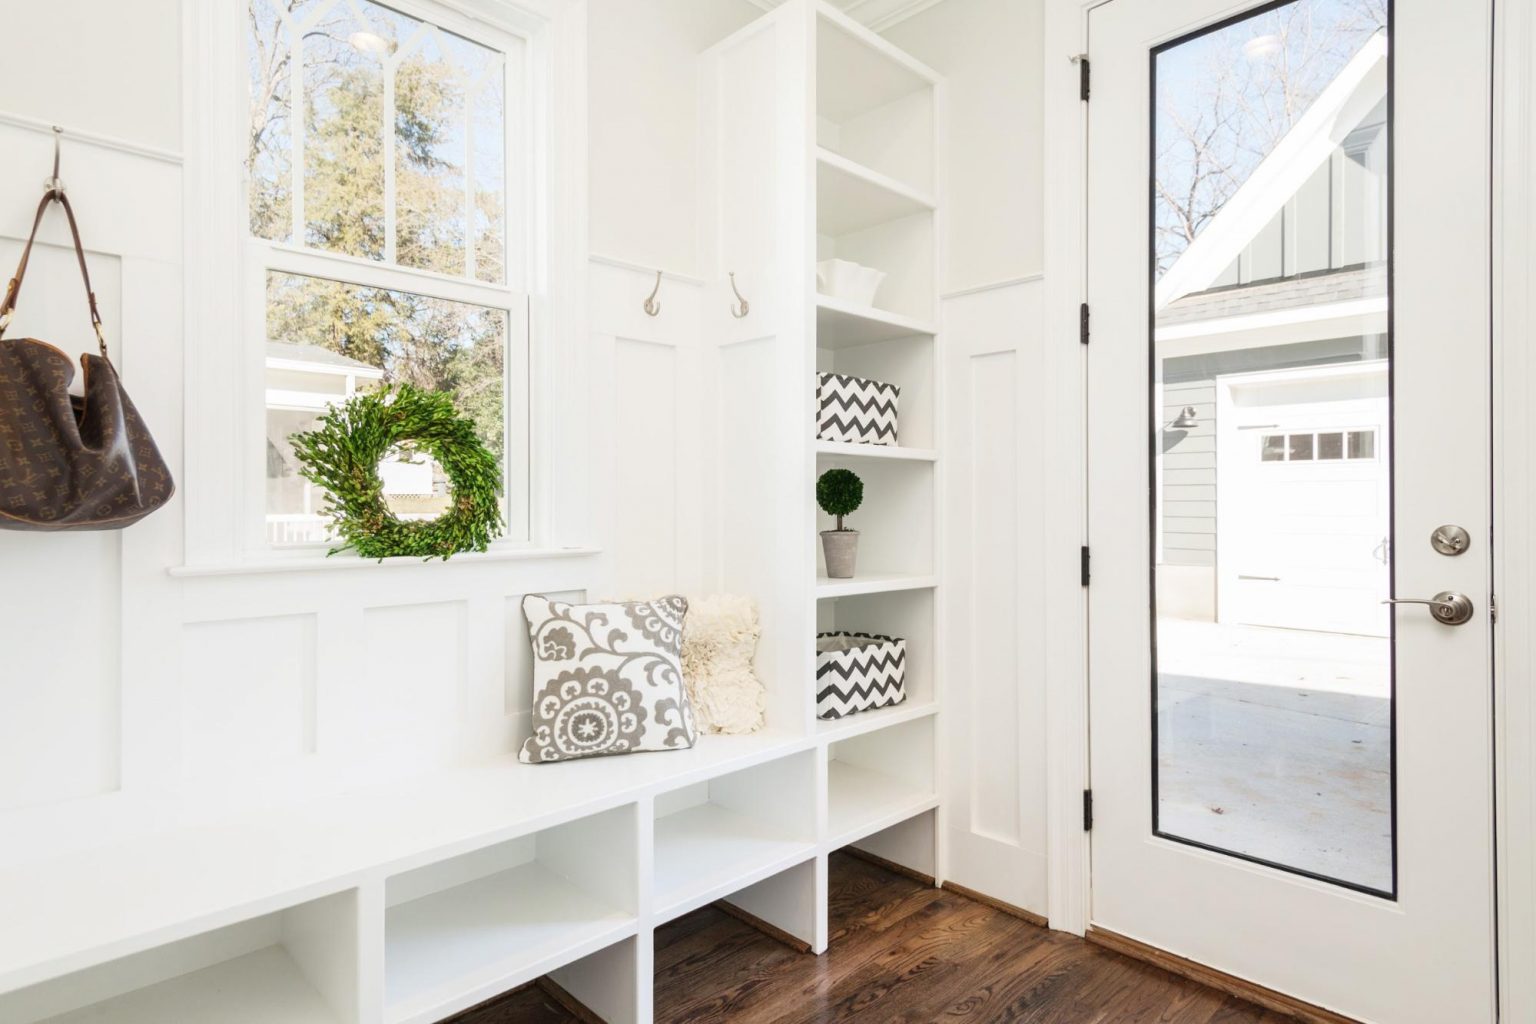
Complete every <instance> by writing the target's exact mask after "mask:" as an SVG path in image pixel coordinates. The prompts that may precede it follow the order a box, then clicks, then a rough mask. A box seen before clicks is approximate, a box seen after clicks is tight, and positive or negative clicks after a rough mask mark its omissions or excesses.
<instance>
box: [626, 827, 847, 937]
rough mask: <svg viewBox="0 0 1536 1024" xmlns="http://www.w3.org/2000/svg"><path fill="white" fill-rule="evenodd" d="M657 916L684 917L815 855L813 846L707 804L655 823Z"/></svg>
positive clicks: (772, 828)
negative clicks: (696, 909)
mask: <svg viewBox="0 0 1536 1024" xmlns="http://www.w3.org/2000/svg"><path fill="white" fill-rule="evenodd" d="M655 848H656V879H655V880H656V887H655V898H656V910H657V912H658V913H659V914H660V915H662V916H663V917H668V916H676V915H678V914H685V913H687V912H688V911H690V910H693V909H695V908H697V907H701V906H703V905H704V904H706V903H710V902H712V901H714V900H717V899H720V898H721V897H722V896H728V895H730V894H731V893H733V892H735V891H737V890H739V889H741V888H743V887H744V886H746V885H751V884H752V883H754V882H756V881H759V880H761V879H762V878H766V877H767V876H768V875H772V874H776V873H778V872H779V871H782V870H784V869H785V868H788V867H791V866H793V865H794V864H797V863H799V862H800V861H802V860H805V859H806V858H808V857H811V856H813V855H814V854H815V852H816V848H815V844H814V843H810V842H806V841H803V840H799V839H794V838H790V837H786V836H785V835H784V834H783V832H782V831H781V830H778V829H775V828H774V827H773V826H772V825H770V824H768V823H766V822H763V821H758V820H756V819H753V818H749V817H747V816H745V815H742V814H737V813H736V812H735V811H731V810H727V809H726V808H724V807H721V806H720V805H719V804H716V803H703V804H699V805H697V806H694V807H689V808H686V809H684V810H681V811H677V812H674V813H672V814H668V815H665V816H663V817H660V818H657V819H656V840H655Z"/></svg>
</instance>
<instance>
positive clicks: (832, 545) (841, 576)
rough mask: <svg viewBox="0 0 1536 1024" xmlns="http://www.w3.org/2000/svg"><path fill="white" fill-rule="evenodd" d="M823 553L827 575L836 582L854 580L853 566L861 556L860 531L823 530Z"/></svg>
mask: <svg viewBox="0 0 1536 1024" xmlns="http://www.w3.org/2000/svg"><path fill="white" fill-rule="evenodd" d="M821 553H822V554H823V555H825V556H826V559H827V575H828V576H830V577H831V578H832V579H834V580H847V579H852V578H853V564H854V561H855V560H856V559H857V558H858V555H859V531H858V530H822V531H821Z"/></svg>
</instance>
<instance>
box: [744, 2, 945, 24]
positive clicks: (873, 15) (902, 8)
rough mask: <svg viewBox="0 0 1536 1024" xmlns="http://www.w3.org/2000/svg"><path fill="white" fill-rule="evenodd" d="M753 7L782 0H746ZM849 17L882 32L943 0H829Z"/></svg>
mask: <svg viewBox="0 0 1536 1024" xmlns="http://www.w3.org/2000/svg"><path fill="white" fill-rule="evenodd" d="M747 2H748V3H750V4H752V5H753V6H755V7H761V8H762V9H763V10H765V11H771V10H773V9H774V8H775V7H777V6H779V4H781V3H783V2H784V0H747ZM830 2H831V4H832V6H834V7H837V8H839V9H841V10H842V11H843V12H844V13H845V14H847V15H848V16H849V17H851V18H854V19H856V20H857V21H858V22H860V23H861V24H863V25H866V26H868V27H869V28H870V29H873V30H874V31H876V32H884V31H885V30H886V29H888V28H891V27H892V26H894V25H898V24H900V23H901V22H903V21H906V20H907V19H908V18H910V17H912V16H913V15H915V14H921V13H922V12H923V11H926V10H928V8H930V7H936V6H937V5H939V4H941V3H943V2H944V0H830Z"/></svg>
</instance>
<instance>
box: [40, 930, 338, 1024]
mask: <svg viewBox="0 0 1536 1024" xmlns="http://www.w3.org/2000/svg"><path fill="white" fill-rule="evenodd" d="M88 1021H90V1022H100V1021H111V1022H112V1024H166V1022H167V1021H197V1022H198V1024H340V1021H339V1018H337V1016H336V1014H335V1013H334V1012H333V1011H332V1010H331V1008H330V1007H329V1006H328V1005H326V1002H325V1000H324V999H322V998H321V996H320V993H319V992H316V991H315V989H314V986H312V985H311V984H310V983H309V981H308V980H307V979H306V978H305V977H304V975H303V973H302V972H301V971H300V970H299V968H298V966H297V965H296V964H294V962H293V960H292V959H290V958H289V956H288V953H287V951H286V950H284V949H283V948H282V947H281V946H268V947H266V948H265V949H258V950H257V951H256V952H254V953H247V954H245V955H244V956H238V957H235V958H234V959H233V960H226V961H224V962H223V963H220V964H214V965H213V966H212V967H204V968H203V969H202V970H198V971H193V972H191V973H190V974H183V975H180V976H179V977H175V978H171V979H169V980H167V981H162V982H159V983H158V984H154V985H148V986H146V987H144V988H140V989H135V990H134V991H132V992H128V993H126V994H124V995H120V996H117V997H115V998H112V999H108V1000H105V1001H103V1002H99V1003H96V1004H94V1005H92V1006H87V1007H85V1008H84V1009H80V1010H73V1011H71V1012H69V1013H66V1014H62V1015H61V1016H57V1017H50V1018H48V1020H47V1024H86V1022H88Z"/></svg>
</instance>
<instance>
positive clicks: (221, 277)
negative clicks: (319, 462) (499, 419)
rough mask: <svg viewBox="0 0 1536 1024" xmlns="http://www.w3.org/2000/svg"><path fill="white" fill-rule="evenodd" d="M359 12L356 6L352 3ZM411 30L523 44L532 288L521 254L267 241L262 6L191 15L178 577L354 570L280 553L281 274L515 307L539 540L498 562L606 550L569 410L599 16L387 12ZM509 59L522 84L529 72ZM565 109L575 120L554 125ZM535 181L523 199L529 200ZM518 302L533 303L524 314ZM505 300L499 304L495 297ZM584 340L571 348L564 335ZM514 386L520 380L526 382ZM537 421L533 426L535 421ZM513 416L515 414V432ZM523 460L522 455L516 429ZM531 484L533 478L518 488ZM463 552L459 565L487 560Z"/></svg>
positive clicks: (538, 3) (537, 6)
mask: <svg viewBox="0 0 1536 1024" xmlns="http://www.w3.org/2000/svg"><path fill="white" fill-rule="evenodd" d="M340 2H342V3H345V2H346V0H340ZM386 6H389V7H392V8H394V9H396V10H399V11H401V12H402V13H405V14H409V15H411V16H412V17H417V18H422V19H424V20H429V21H432V22H433V23H434V24H437V25H439V26H440V27H441V28H442V29H444V30H447V31H450V32H453V33H455V34H459V35H463V36H465V37H466V38H468V39H470V40H473V41H475V42H477V43H482V44H487V45H492V46H494V47H496V48H501V47H500V46H498V45H497V43H496V40H497V39H498V38H511V37H515V38H517V39H518V40H519V41H520V42H521V45H522V48H523V58H522V68H521V75H522V77H521V79H520V81H519V83H518V84H519V85H520V86H521V88H522V102H521V104H520V106H521V110H522V117H521V119H520V120H521V124H518V123H517V121H516V120H515V119H514V117H513V115H512V109H513V107H514V105H517V93H516V92H514V91H512V89H511V86H510V83H509V84H508V91H507V94H506V96H507V104H506V108H507V110H508V126H507V144H508V148H509V152H510V151H511V148H512V146H513V140H514V139H518V138H520V139H523V140H525V141H526V149H525V150H524V152H523V153H522V154H519V155H518V157H517V160H516V162H515V163H514V162H513V161H512V160H511V159H509V162H508V169H507V178H508V185H507V188H508V207H509V211H510V207H511V206H512V205H513V203H517V204H518V206H519V207H520V210H521V213H522V216H523V231H522V233H521V237H520V238H519V237H518V235H517V234H516V233H515V231H516V220H515V219H514V216H513V214H512V213H510V212H509V215H508V229H507V234H508V244H509V247H510V245H511V244H512V243H513V241H514V240H515V241H516V242H517V245H518V248H519V251H520V252H521V253H522V254H523V281H522V282H521V285H522V286H521V287H520V288H518V287H515V286H517V285H518V284H519V282H517V281H515V280H514V278H513V275H512V273H511V271H512V267H513V264H514V258H513V257H512V256H511V255H510V254H509V256H508V260H507V262H508V274H507V280H506V281H505V282H504V283H503V284H501V285H493V284H489V283H487V282H482V281H473V280H470V279H469V278H467V277H452V276H449V275H445V274H438V273H435V272H433V271H426V270H417V269H415V268H409V267H398V266H394V265H388V264H383V263H381V262H375V261H372V260H365V259H359V258H357V257H352V256H347V255H342V254H334V253H325V252H322V251H319V250H313V249H307V248H304V247H302V246H296V245H294V244H293V243H292V242H270V241H268V240H264V239H259V238H256V237H254V236H253V235H252V234H251V232H250V222H249V196H248V183H247V174H246V168H245V153H246V147H247V144H248V131H247V118H248V112H249V108H248V102H249V101H248V86H247V79H248V71H247V64H246V53H247V46H248V35H247V33H248V32H249V23H248V15H247V0H218V2H216V3H208V4H196V5H193V7H194V8H195V9H194V10H191V11H189V12H188V16H187V18H186V19H185V24H184V28H185V38H184V52H185V53H186V60H185V65H186V75H185V89H184V95H185V110H184V136H185V150H186V154H185V160H184V163H185V181H186V188H185V206H184V209H185V222H184V225H183V240H184V255H185V266H184V280H185V284H186V291H185V296H184V314H185V317H184V324H185V330H186V335H187V338H188V344H187V345H186V348H185V362H184V372H185V376H184V380H183V391H184V395H185V409H186V413H185V421H184V422H185V427H184V436H183V438H182V440H183V443H184V448H185V450H184V466H185V469H184V472H183V474H182V477H183V479H182V481H181V483H182V488H181V490H182V495H183V496H184V499H185V518H184V526H185V547H184V552H183V558H184V564H183V566H181V567H180V568H178V569H176V570H175V571H176V572H183V571H187V572H198V571H215V570H216V571H220V572H239V571H243V569H245V568H249V569H250V570H251V571H268V570H271V569H274V568H283V567H284V566H285V565H286V566H287V567H289V568H294V569H301V570H302V569H306V568H317V567H320V566H324V565H339V564H349V563H350V562H351V561H352V560H353V559H352V558H347V559H346V560H345V562H343V563H338V559H337V558H329V559H328V558H327V557H326V551H327V548H326V546H325V545H300V546H275V545H271V544H268V543H267V540H266V482H265V473H264V469H263V467H264V462H265V458H264V454H265V450H264V445H265V437H266V424H265V418H266V405H265V348H266V345H265V342H266V333H265V319H266V306H265V274H266V271H267V270H268V269H273V270H278V271H280V272H290V273H300V274H311V275H314V276H319V277H329V278H332V279H336V280H342V281H347V282H351V283H356V284H361V285H364V286H368V287H388V288H399V289H402V290H406V291H412V292H417V293H420V294H426V295H434V296H441V297H443V298H446V299H450V300H453V301H467V302H472V303H476V304H482V305H490V306H493V307H499V308H508V309H509V311H510V315H509V317H508V330H509V336H508V346H509V348H508V363H509V364H510V362H511V360H512V346H513V345H515V343H516V341H517V339H516V338H514V337H512V333H511V332H513V331H517V330H520V331H521V332H522V337H523V339H525V342H524V351H525V352H526V359H527V372H526V374H525V375H523V382H524V386H525V388H526V395H525V401H524V403H523V406H522V409H518V407H517V405H516V404H515V403H516V402H517V397H516V396H515V395H514V389H513V388H512V387H511V386H509V388H508V392H507V407H508V410H509V411H510V412H515V413H517V414H518V415H517V416H516V419H517V420H519V421H520V422H519V423H518V424H517V426H519V427H522V426H524V424H526V445H519V447H524V448H525V450H526V452H527V459H526V473H522V474H517V475H514V474H511V473H509V474H508V486H509V499H511V498H512V495H511V493H510V492H511V490H512V489H513V488H514V487H516V486H517V485H519V484H522V485H523V489H524V490H525V496H524V498H523V500H522V507H523V508H526V509H527V529H526V531H523V532H524V533H525V536H523V537H511V538H507V537H503V538H501V539H498V540H497V541H495V542H494V543H493V545H492V550H491V552H490V553H489V554H491V555H492V556H493V557H498V558H501V557H509V556H511V557H517V558H538V557H540V556H542V555H550V556H555V555H566V554H570V553H573V552H578V551H581V552H592V551H595V550H597V549H596V548H595V547H594V546H593V545H592V543H591V541H592V535H591V530H592V528H593V526H594V522H593V520H594V517H593V515H592V513H591V511H590V509H589V508H587V504H586V502H585V501H583V494H584V491H585V489H586V487H587V469H586V466H585V458H584V452H585V450H586V444H587V440H588V438H587V431H586V428H585V427H584V425H583V424H582V423H581V421H580V420H581V418H580V416H579V415H576V414H574V413H572V412H569V411H563V410H577V409H579V406H578V405H577V404H576V402H575V399H576V398H577V397H578V395H579V393H580V392H579V388H578V384H579V382H580V381H581V380H583V379H584V371H585V368H586V365H587V362H588V354H587V352H586V346H585V345H583V344H581V343H580V342H581V340H582V339H584V338H585V337H586V327H585V324H586V311H585V293H586V278H585V270H586V259H587V242H586V210H585V206H584V203H585V190H586V146H585V130H586V123H585V106H586V105H585V75H586V55H585V35H586V28H585V16H584V13H585V12H584V7H583V5H582V4H580V3H572V2H571V0H387V2H386ZM514 63H515V62H513V61H507V62H506V63H505V67H506V69H507V73H508V74H511V73H512V72H513V66H514ZM556 111H559V112H560V114H559V116H558V117H556V116H554V114H555V112H556ZM519 174H521V175H522V177H523V181H524V182H525V186H524V187H523V189H522V195H521V196H517V195H515V194H514V193H513V191H512V190H513V188H514V179H515V177H516V176H517V175H519ZM514 293H515V294H516V295H517V296H518V297H520V299H521V312H520V311H519V309H518V308H517V304H516V303H514V302H511V301H509V298H508V297H509V296H510V295H512V294H514ZM487 299H490V300H491V301H487ZM556 338H561V339H569V341H570V343H568V344H562V345H558V346H557V345H556V344H554V339H556ZM508 377H509V385H510V384H512V383H515V381H514V379H513V378H514V375H513V374H511V372H510V366H509V374H508ZM524 413H525V415H524ZM512 418H513V417H512V416H510V415H509V420H511V419H512ZM508 450H509V451H511V450H513V442H512V437H511V432H510V431H509V434H508ZM519 476H521V477H522V479H521V480H519V479H518V477H519ZM474 559H475V556H474V555H473V554H470V555H468V556H460V558H458V559H455V561H473V560H474Z"/></svg>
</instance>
